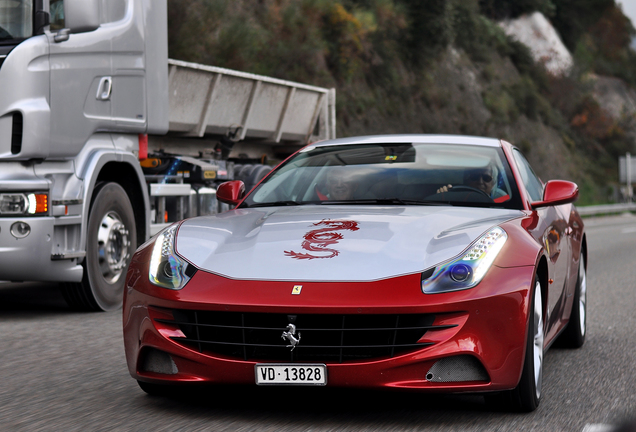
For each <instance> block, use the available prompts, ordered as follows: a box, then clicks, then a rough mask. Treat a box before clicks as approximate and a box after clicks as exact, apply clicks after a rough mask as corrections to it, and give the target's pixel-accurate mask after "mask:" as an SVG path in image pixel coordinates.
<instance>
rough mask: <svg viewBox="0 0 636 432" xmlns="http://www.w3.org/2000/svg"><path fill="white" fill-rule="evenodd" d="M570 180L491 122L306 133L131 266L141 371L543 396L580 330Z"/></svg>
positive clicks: (505, 397)
mask: <svg viewBox="0 0 636 432" xmlns="http://www.w3.org/2000/svg"><path fill="white" fill-rule="evenodd" d="M577 196H578V188H577V186H576V185H575V184H574V183H571V182H567V181H561V180H551V181H548V182H547V183H543V182H542V181H541V180H540V179H539V178H538V177H537V176H536V175H535V173H534V172H533V170H532V168H531V167H530V165H529V164H528V162H527V161H526V159H525V158H524V157H523V155H522V154H521V153H520V152H519V150H518V149H516V148H515V147H514V146H512V145H511V144H509V143H507V142H505V141H502V140H498V139H493V138H476V137H466V136H449V135H389V136H371V137H356V138H345V139H337V140H332V141H324V142H320V143H316V144H312V145H309V146H307V147H305V148H303V149H302V150H300V151H298V152H297V153H296V154H294V155H293V156H291V157H290V158H289V159H287V160H286V161H285V162H284V163H282V164H281V165H279V166H278V167H277V168H276V169H275V170H273V171H272V172H271V173H270V174H269V175H268V176H267V177H266V178H265V179H264V180H262V181H261V182H260V183H259V184H258V185H257V186H256V187H255V188H254V189H253V190H252V191H250V192H249V193H247V194H246V193H245V187H244V185H243V183H242V182H241V181H231V182H227V183H224V184H222V185H220V186H219V188H218V190H217V198H218V199H219V200H220V201H222V202H226V203H229V204H231V205H235V206H236V208H235V209H234V210H231V211H228V212H225V213H221V214H217V215H213V216H204V217H198V218H193V219H187V220H185V221H182V222H179V223H176V224H174V225H172V226H170V227H168V228H166V229H165V230H163V231H162V232H160V233H159V234H158V235H156V236H155V237H153V238H152V239H151V240H150V241H148V242H147V243H145V244H144V245H142V246H141V247H140V248H139V249H138V250H137V252H136V253H135V255H134V257H133V258H132V262H131V264H130V268H129V270H128V274H127V278H126V288H125V298H124V308H123V328H124V340H125V349H126V358H127V362H128V368H129V370H130V374H131V375H132V377H133V378H135V379H136V380H137V381H138V382H139V385H140V386H141V388H142V389H143V390H145V391H146V392H148V393H164V391H165V390H166V389H168V388H169V385H174V384H184V383H209V384H215V383H217V384H220V383H225V384H252V385H274V386H281V385H304V386H334V387H358V388H394V389H415V390H420V391H423V392H455V393H457V392H471V393H484V394H485V396H486V398H487V399H491V400H494V401H498V402H504V401H505V402H506V403H507V404H509V405H510V406H512V407H514V408H515V409H517V410H522V411H531V410H533V409H535V408H536V407H537V406H538V404H539V401H540V400H541V394H542V367H543V356H544V353H545V351H546V350H547V349H548V347H549V346H550V345H551V344H552V343H553V342H554V341H555V340H557V338H559V339H560V340H561V342H562V343H564V344H566V345H569V346H572V347H580V346H581V345H582V344H583V342H584V339H585V329H586V323H585V313H586V255H587V246H586V237H585V232H584V228H583V222H582V220H581V218H580V217H579V214H578V213H577V211H576V209H575V207H574V206H573V205H572V202H574V201H575V200H576V198H577Z"/></svg>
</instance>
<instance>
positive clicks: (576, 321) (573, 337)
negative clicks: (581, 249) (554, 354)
mask: <svg viewBox="0 0 636 432" xmlns="http://www.w3.org/2000/svg"><path fill="white" fill-rule="evenodd" d="M586 315H587V274H586V271H585V256H583V254H582V253H581V259H580V261H579V275H578V278H577V281H576V290H575V291H574V302H573V303H572V312H571V313H570V321H569V322H568V325H567V327H566V328H565V330H564V331H563V333H561V336H560V337H559V342H561V343H562V344H563V345H565V346H566V347H569V348H580V347H582V346H583V343H584V342H585V333H587V331H586V330H587V321H586Z"/></svg>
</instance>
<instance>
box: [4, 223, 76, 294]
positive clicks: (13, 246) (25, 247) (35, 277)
mask: <svg viewBox="0 0 636 432" xmlns="http://www.w3.org/2000/svg"><path fill="white" fill-rule="evenodd" d="M19 221H21V222H26V223H27V224H29V227H30V229H31V232H30V233H29V235H27V236H26V237H24V238H15V237H14V236H13V235H11V226H12V225H13V224H14V223H15V222H19ZM54 226H55V218H54V217H26V218H9V217H2V218H0V280H6V281H51V282H58V281H60V282H63V281H67V282H79V281H81V280H82V272H83V270H82V266H81V265H79V264H78V259H72V260H52V259H51V250H52V248H53V242H54V241H55V236H54Z"/></svg>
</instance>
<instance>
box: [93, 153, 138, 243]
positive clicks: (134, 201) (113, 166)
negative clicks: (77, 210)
mask: <svg viewBox="0 0 636 432" xmlns="http://www.w3.org/2000/svg"><path fill="white" fill-rule="evenodd" d="M139 181H140V180H139V177H138V175H137V173H136V172H135V169H134V168H133V166H131V165H130V164H129V163H126V162H112V161H111V162H107V163H106V164H105V165H104V166H103V167H102V169H101V170H100V171H99V174H98V175H97V178H96V181H95V185H94V187H93V193H92V195H91V205H92V199H93V197H94V195H95V194H94V191H95V186H97V185H99V184H100V183H110V182H113V183H117V184H119V185H120V186H121V187H122V188H123V189H124V191H125V192H126V195H128V199H129V200H130V204H131V205H132V207H133V212H134V213H135V225H136V227H137V244H138V245H141V244H143V243H144V242H145V241H146V238H147V237H148V236H147V234H148V228H149V220H148V217H147V216H148V207H149V206H148V194H147V192H146V193H145V194H144V191H145V188H142V187H141V184H140V182H139Z"/></svg>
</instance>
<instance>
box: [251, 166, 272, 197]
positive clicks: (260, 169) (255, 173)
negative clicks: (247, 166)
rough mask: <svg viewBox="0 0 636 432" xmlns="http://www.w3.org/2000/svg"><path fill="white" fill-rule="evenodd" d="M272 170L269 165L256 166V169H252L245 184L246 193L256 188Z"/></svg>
mask: <svg viewBox="0 0 636 432" xmlns="http://www.w3.org/2000/svg"><path fill="white" fill-rule="evenodd" d="M271 170H272V167H271V166H269V165H254V168H253V169H252V171H251V173H250V176H249V177H248V179H247V181H246V182H245V191H246V192H249V191H251V190H252V189H253V188H254V186H256V184H257V183H258V182H260V181H261V180H263V177H265V176H266V175H267V174H268V173H269V172H270V171H271Z"/></svg>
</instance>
